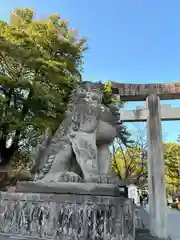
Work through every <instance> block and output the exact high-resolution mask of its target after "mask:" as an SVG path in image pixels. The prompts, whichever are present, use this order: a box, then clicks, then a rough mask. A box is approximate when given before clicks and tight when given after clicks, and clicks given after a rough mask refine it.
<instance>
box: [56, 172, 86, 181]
mask: <svg viewBox="0 0 180 240" xmlns="http://www.w3.org/2000/svg"><path fill="white" fill-rule="evenodd" d="M60 181H63V182H80V181H81V177H80V176H79V175H78V174H76V173H74V172H64V173H63V174H62V175H61V176H60Z"/></svg>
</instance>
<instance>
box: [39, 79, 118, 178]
mask: <svg viewBox="0 0 180 240" xmlns="http://www.w3.org/2000/svg"><path fill="white" fill-rule="evenodd" d="M115 136H116V116H114V115H113V114H112V112H111V111H110V109H109V108H107V107H106V106H104V105H103V104H102V89H101V85H99V86H97V84H92V83H84V84H82V85H81V86H80V87H78V88H77V89H76V91H75V92H74V93H73V97H72V99H71V102H70V103H69V106H68V110H67V112H66V114H65V117H64V120H63V122H62V123H61V125H60V127H59V128H58V129H57V131H56V133H55V134H54V136H52V137H51V138H47V141H45V143H44V145H43V148H42V149H41V150H40V151H39V154H37V156H36V169H37V173H36V176H35V181H38V182H39V181H42V182H46V181H48V182H59V181H79V180H81V181H86V182H92V181H99V179H103V178H104V179H106V177H107V175H108V174H109V170H110V169H111V168H110V162H111V157H110V153H109V148H108V145H109V143H111V142H112V140H113V139H114V137H115Z"/></svg>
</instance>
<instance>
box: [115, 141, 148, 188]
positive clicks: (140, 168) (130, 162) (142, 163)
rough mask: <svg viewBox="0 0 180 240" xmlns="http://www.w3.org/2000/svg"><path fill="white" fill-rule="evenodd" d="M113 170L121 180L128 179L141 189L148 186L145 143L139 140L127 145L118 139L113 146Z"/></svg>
mask: <svg viewBox="0 0 180 240" xmlns="http://www.w3.org/2000/svg"><path fill="white" fill-rule="evenodd" d="M112 170H113V171H114V172H115V173H116V175H117V176H118V177H119V179H126V180H127V181H129V182H130V183H133V184H136V185H137V186H139V187H143V186H144V185H145V184H147V177H148V171H147V150H146V144H145V143H144V141H142V139H137V140H136V141H133V142H132V143H131V144H128V145H126V144H123V142H122V141H120V139H116V141H115V142H114V143H113V146H112Z"/></svg>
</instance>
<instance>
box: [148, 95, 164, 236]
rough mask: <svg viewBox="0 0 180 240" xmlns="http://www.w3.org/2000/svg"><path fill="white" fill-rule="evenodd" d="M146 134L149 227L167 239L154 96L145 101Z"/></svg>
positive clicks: (157, 105) (158, 115) (157, 102)
mask: <svg viewBox="0 0 180 240" xmlns="http://www.w3.org/2000/svg"><path fill="white" fill-rule="evenodd" d="M146 103H147V104H146V106H147V133H148V191H149V225H150V226H149V227H150V232H151V234H152V235H153V236H156V237H159V238H164V239H166V238H167V204H166V191H165V173H164V156H163V145H162V127H161V108H160V99H159V97H158V96H157V95H156V94H153V95H150V96H148V97H147V99H146Z"/></svg>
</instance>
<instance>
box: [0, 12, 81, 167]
mask: <svg viewBox="0 0 180 240" xmlns="http://www.w3.org/2000/svg"><path fill="white" fill-rule="evenodd" d="M0 32H1V34H0V115H1V119H0V156H1V162H0V165H6V164H8V163H9V161H10V159H11V157H12V156H13V154H14V153H15V152H16V151H17V150H18V149H19V148H20V147H21V145H23V144H24V143H25V142H26V140H27V139H28V138H29V139H36V138H37V134H41V133H42V132H43V131H44V129H45V128H47V127H50V128H51V129H52V130H53V131H54V130H55V129H56V128H57V125H58V124H59V123H60V122H61V120H62V115H63V113H64V111H65V109H66V105H67V102H68V100H69V96H70V93H71V91H72V89H73V88H74V87H75V86H76V84H77V83H79V82H80V81H81V70H82V64H83V57H82V53H83V51H84V50H85V48H86V40H85V39H84V38H80V37H78V35H77V34H76V33H75V32H74V31H72V29H70V28H69V26H68V22H67V21H64V20H63V19H61V18H60V17H59V16H58V15H51V16H49V17H48V18H47V19H43V20H34V11H33V10H32V9H15V10H14V11H13V12H12V13H11V16H10V22H9V23H6V22H3V21H0ZM30 133H31V135H32V136H33V137H32V136H31V137H29V136H30V135H29V134H30ZM8 140H10V141H11V143H10V144H9V146H7V143H8ZM27 142H28V141H27Z"/></svg>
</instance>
